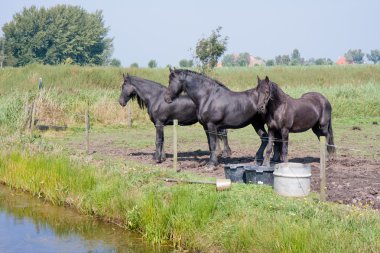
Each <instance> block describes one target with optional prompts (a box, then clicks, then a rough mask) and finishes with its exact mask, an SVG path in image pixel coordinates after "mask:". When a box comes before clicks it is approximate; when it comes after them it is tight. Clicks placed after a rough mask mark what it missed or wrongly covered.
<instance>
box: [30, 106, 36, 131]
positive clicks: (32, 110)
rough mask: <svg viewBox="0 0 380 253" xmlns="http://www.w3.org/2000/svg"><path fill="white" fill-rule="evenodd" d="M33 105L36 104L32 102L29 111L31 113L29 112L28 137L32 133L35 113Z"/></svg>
mask: <svg viewBox="0 0 380 253" xmlns="http://www.w3.org/2000/svg"><path fill="white" fill-rule="evenodd" d="M35 103H36V100H33V102H32V109H31V112H30V121H29V132H30V135H32V133H33V129H34V113H35V106H36V105H35Z"/></svg>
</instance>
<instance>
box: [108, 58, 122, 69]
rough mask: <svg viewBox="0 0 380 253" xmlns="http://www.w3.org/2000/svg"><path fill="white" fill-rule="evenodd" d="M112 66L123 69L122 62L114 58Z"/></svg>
mask: <svg viewBox="0 0 380 253" xmlns="http://www.w3.org/2000/svg"><path fill="white" fill-rule="evenodd" d="M110 66H113V67H121V61H120V60H119V59H116V58H113V59H111V61H110Z"/></svg>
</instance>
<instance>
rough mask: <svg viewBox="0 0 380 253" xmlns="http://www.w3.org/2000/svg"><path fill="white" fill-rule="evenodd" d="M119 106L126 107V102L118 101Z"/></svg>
mask: <svg viewBox="0 0 380 253" xmlns="http://www.w3.org/2000/svg"><path fill="white" fill-rule="evenodd" d="M119 104H120V105H121V106H122V107H124V106H126V105H127V101H125V100H124V99H121V98H120V99H119Z"/></svg>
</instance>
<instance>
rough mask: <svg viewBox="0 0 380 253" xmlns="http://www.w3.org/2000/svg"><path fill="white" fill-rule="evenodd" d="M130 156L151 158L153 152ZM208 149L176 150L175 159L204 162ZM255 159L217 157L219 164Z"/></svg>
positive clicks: (247, 157)
mask: <svg viewBox="0 0 380 253" xmlns="http://www.w3.org/2000/svg"><path fill="white" fill-rule="evenodd" d="M129 155H131V156H136V157H138V156H151V157H152V158H153V156H154V152H140V151H139V152H132V153H130V154H129ZM209 155H210V151H208V150H200V149H198V150H195V151H188V152H178V154H177V159H178V161H181V162H200V163H202V162H204V161H207V160H208V158H209V157H208V156H209ZM166 158H173V154H171V153H166ZM254 161H255V156H242V157H219V163H221V164H234V163H251V162H254Z"/></svg>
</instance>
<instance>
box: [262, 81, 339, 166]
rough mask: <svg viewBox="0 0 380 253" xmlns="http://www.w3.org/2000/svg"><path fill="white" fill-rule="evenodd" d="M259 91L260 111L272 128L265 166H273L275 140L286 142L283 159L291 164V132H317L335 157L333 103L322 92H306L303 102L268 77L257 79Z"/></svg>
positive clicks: (269, 131)
mask: <svg viewBox="0 0 380 253" xmlns="http://www.w3.org/2000/svg"><path fill="white" fill-rule="evenodd" d="M257 81H258V85H257V90H258V92H259V102H258V108H259V112H260V113H262V114H263V115H265V120H266V123H267V125H268V133H269V144H268V148H267V151H266V156H265V160H264V165H269V157H270V154H271V152H272V144H273V141H274V140H273V139H274V138H278V139H280V140H279V141H280V142H282V151H281V154H282V156H283V157H282V160H283V161H284V162H288V140H289V132H291V133H299V132H304V131H307V130H309V129H310V128H311V129H312V130H313V132H314V133H315V135H316V136H317V137H318V139H319V137H320V136H326V138H327V143H328V146H327V151H328V153H329V156H330V157H331V156H332V155H333V154H334V152H335V147H334V136H333V130H332V125H331V111H332V108H331V104H330V102H329V101H328V100H327V99H326V98H325V97H324V96H322V94H320V93H318V92H309V93H305V94H303V95H302V96H301V98H299V99H293V98H291V97H290V96H289V95H287V94H286V93H285V92H283V91H282V90H281V89H280V87H278V85H277V84H275V83H274V82H271V81H270V80H269V78H268V77H265V79H264V80H260V78H259V77H257Z"/></svg>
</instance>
